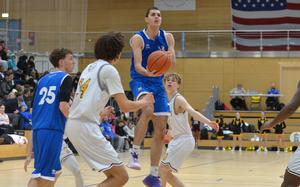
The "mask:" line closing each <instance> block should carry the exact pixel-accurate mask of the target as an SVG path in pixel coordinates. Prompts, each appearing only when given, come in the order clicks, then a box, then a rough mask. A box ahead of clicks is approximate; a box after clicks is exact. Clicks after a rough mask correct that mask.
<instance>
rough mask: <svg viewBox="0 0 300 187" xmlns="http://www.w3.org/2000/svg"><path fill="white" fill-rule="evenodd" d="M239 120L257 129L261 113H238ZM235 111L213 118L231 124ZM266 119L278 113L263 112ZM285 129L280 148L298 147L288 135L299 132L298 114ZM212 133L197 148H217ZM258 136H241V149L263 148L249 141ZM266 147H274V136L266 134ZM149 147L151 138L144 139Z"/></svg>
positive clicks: (262, 143) (287, 123)
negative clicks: (222, 118)
mask: <svg viewBox="0 0 300 187" xmlns="http://www.w3.org/2000/svg"><path fill="white" fill-rule="evenodd" d="M239 113H240V116H241V118H242V119H243V120H244V121H245V122H247V123H249V124H253V125H255V126H256V127H257V120H258V118H260V116H261V111H239ZM235 114H236V111H216V112H215V114H214V116H215V118H218V117H220V115H223V117H224V120H225V122H226V123H229V122H231V120H232V119H233V118H234V117H235ZM265 114H266V117H267V118H269V119H271V118H274V117H275V116H276V115H277V114H278V112H277V111H266V112H265ZM285 122H286V125H287V127H286V128H285V129H284V135H283V142H282V147H289V146H298V145H299V142H291V141H290V139H289V138H290V134H291V133H292V132H299V131H300V113H299V112H296V113H294V114H292V115H291V116H290V117H289V118H288V119H287V120H285ZM211 135H212V133H209V139H208V140H198V142H197V143H198V148H214V147H216V146H217V140H215V139H214V140H212V139H211ZM255 136H258V134H257V133H243V134H242V136H241V137H242V146H243V147H258V146H264V145H265V143H264V142H260V141H251V139H252V140H253V137H255ZM223 142H224V146H225V147H227V146H231V145H232V143H233V141H232V140H224V141H223ZM266 145H267V147H276V146H277V142H276V134H274V133H270V134H268V136H267V138H266ZM150 147H151V138H145V139H144V148H150Z"/></svg>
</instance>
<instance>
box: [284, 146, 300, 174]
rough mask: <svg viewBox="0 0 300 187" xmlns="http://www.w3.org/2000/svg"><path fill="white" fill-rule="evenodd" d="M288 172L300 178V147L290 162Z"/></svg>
mask: <svg viewBox="0 0 300 187" xmlns="http://www.w3.org/2000/svg"><path fill="white" fill-rule="evenodd" d="M287 171H288V172H289V173H291V174H293V175H296V176H298V177H300V147H298V148H297V150H296V151H295V153H294V154H293V156H292V158H291V160H290V161H289V163H288V166H287Z"/></svg>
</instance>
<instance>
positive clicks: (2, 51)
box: [0, 40, 8, 70]
mask: <svg viewBox="0 0 300 187" xmlns="http://www.w3.org/2000/svg"><path fill="white" fill-rule="evenodd" d="M7 51H8V50H7V48H6V45H5V42H4V40H0V65H1V66H3V68H4V70H7V67H8V65H7V61H8V56H7Z"/></svg>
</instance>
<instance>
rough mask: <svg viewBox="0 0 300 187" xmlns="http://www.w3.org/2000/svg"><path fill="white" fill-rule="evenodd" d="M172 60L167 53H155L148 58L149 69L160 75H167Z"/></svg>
mask: <svg viewBox="0 0 300 187" xmlns="http://www.w3.org/2000/svg"><path fill="white" fill-rule="evenodd" d="M171 64H172V62H171V58H170V56H169V55H167V53H166V52H165V51H154V52H153V53H151V54H150V55H149V57H148V65H147V69H148V70H149V71H150V72H151V71H154V70H155V71H156V72H157V73H159V74H164V73H166V72H167V71H168V70H169V68H170V67H171Z"/></svg>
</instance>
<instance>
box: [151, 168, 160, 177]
mask: <svg viewBox="0 0 300 187" xmlns="http://www.w3.org/2000/svg"><path fill="white" fill-rule="evenodd" d="M150 175H152V176H155V177H158V166H151V168H150Z"/></svg>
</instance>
